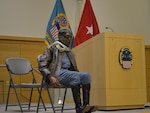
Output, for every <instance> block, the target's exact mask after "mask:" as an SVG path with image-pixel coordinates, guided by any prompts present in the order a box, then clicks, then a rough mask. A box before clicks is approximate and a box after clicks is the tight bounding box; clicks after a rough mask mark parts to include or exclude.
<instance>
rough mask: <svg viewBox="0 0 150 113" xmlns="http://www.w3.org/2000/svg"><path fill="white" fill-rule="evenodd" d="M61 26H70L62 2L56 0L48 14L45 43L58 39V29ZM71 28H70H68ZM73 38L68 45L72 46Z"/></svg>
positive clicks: (48, 43)
mask: <svg viewBox="0 0 150 113" xmlns="http://www.w3.org/2000/svg"><path fill="white" fill-rule="evenodd" d="M61 27H68V28H70V24H69V22H68V18H67V16H66V13H65V10H64V7H63V4H62V1H61V0H56V3H55V6H54V8H53V12H52V14H51V16H50V19H49V22H48V24H47V29H46V36H45V43H46V45H50V44H51V43H53V42H55V41H57V40H58V31H59V29H60V28H61ZM70 29H71V28H70ZM73 41H74V38H73V39H72V40H71V42H70V45H69V47H70V48H72V47H73Z"/></svg>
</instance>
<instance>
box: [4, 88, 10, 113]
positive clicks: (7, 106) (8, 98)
mask: <svg viewBox="0 0 150 113" xmlns="http://www.w3.org/2000/svg"><path fill="white" fill-rule="evenodd" d="M9 95H10V85H9V89H8V94H7V101H6V107H5V111H7V107H8V101H9Z"/></svg>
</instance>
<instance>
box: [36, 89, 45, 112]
mask: <svg viewBox="0 0 150 113" xmlns="http://www.w3.org/2000/svg"><path fill="white" fill-rule="evenodd" d="M37 89H38V92H39V98H40V99H41V100H42V104H43V106H44V109H45V111H46V106H45V104H44V100H43V98H42V96H41V93H42V87H41V89H40V90H39V88H37Z"/></svg>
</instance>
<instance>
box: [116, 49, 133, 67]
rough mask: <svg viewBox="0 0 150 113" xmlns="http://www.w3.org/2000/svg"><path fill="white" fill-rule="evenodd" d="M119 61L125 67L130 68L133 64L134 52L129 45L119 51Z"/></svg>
mask: <svg viewBox="0 0 150 113" xmlns="http://www.w3.org/2000/svg"><path fill="white" fill-rule="evenodd" d="M119 63H120V64H121V65H122V68H124V69H130V68H131V66H132V64H133V54H132V51H131V49H130V48H129V47H123V48H121V50H120V52H119Z"/></svg>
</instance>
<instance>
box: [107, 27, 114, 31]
mask: <svg viewBox="0 0 150 113" xmlns="http://www.w3.org/2000/svg"><path fill="white" fill-rule="evenodd" d="M105 29H109V30H111V32H114V30H113V28H111V27H105Z"/></svg>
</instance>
